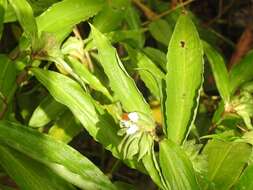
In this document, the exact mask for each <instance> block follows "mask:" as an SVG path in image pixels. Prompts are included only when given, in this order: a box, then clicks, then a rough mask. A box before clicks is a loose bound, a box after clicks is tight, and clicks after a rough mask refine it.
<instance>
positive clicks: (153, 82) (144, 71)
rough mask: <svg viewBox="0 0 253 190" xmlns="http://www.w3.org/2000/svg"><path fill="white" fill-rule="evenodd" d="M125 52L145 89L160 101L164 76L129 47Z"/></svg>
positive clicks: (139, 53)
mask: <svg viewBox="0 0 253 190" xmlns="http://www.w3.org/2000/svg"><path fill="white" fill-rule="evenodd" d="M127 51H128V53H129V55H130V58H131V59H132V61H133V62H134V63H135V65H136V67H137V68H136V70H137V71H138V73H139V74H140V77H141V79H142V80H143V82H144V83H145V85H146V86H147V88H148V89H149V90H150V92H151V93H152V94H153V95H154V96H155V97H156V98H157V99H158V100H160V89H161V87H162V80H163V79H164V78H165V74H164V73H163V72H162V71H161V70H160V69H159V68H158V67H157V66H156V65H155V64H154V63H153V62H152V61H151V60H150V59H149V58H148V57H147V56H146V55H145V54H143V53H141V52H140V51H138V50H136V49H133V48H131V47H130V46H127Z"/></svg>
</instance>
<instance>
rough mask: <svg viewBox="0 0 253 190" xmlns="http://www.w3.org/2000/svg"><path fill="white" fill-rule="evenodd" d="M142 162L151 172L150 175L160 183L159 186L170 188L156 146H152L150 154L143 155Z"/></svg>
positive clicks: (165, 188) (157, 183)
mask: <svg viewBox="0 0 253 190" xmlns="http://www.w3.org/2000/svg"><path fill="white" fill-rule="evenodd" d="M142 162H143V164H144V166H145V168H146V170H147V172H148V173H149V175H150V177H151V178H152V180H153V181H154V182H155V183H156V185H158V187H160V188H161V189H164V190H169V189H170V188H169V187H168V186H167V184H166V182H165V180H164V177H163V174H162V171H161V168H160V165H159V162H158V160H157V157H156V155H155V151H154V147H152V149H151V151H150V153H149V154H146V155H145V156H144V157H143V159H142Z"/></svg>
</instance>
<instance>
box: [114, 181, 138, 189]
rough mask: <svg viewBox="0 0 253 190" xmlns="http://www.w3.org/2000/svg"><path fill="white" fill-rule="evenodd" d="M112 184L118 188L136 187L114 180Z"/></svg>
mask: <svg viewBox="0 0 253 190" xmlns="http://www.w3.org/2000/svg"><path fill="white" fill-rule="evenodd" d="M114 185H116V187H117V188H118V189H120V190H136V187H135V186H134V185H131V184H128V183H125V182H122V181H116V182H114Z"/></svg>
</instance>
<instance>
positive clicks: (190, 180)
mask: <svg viewBox="0 0 253 190" xmlns="http://www.w3.org/2000/svg"><path fill="white" fill-rule="evenodd" d="M159 158H160V165H161V169H162V174H163V176H164V178H165V181H166V183H167V185H168V186H169V187H170V189H187V190H198V189H200V188H199V186H198V184H197V180H196V176H195V172H194V169H193V166H192V163H191V161H190V160H189V158H188V157H187V155H186V153H185V152H184V151H183V149H182V148H181V147H180V146H179V145H177V144H175V143H174V142H173V141H171V140H168V139H166V140H163V141H162V142H161V143H160V152H159Z"/></svg>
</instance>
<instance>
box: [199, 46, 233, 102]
mask: <svg viewBox="0 0 253 190" xmlns="http://www.w3.org/2000/svg"><path fill="white" fill-rule="evenodd" d="M203 47H204V52H205V54H206V56H207V59H208V61H209V63H210V65H211V68H212V72H213V75H214V79H215V82H216V86H217V88H218V90H219V93H220V95H221V97H222V99H223V101H224V102H225V103H226V102H229V100H230V91H229V76H228V71H227V68H226V64H225V62H224V59H223V57H222V56H221V55H220V54H219V53H218V52H217V51H216V50H215V49H214V48H213V47H212V46H210V45H209V44H208V43H206V42H205V41H203Z"/></svg>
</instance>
